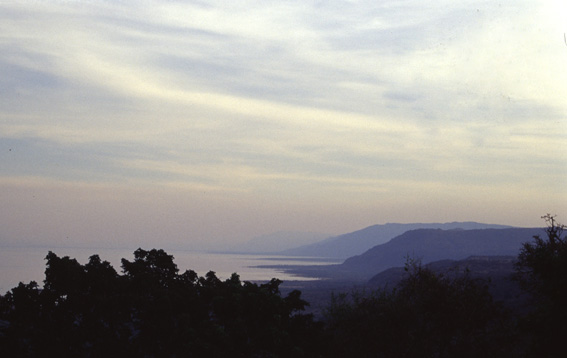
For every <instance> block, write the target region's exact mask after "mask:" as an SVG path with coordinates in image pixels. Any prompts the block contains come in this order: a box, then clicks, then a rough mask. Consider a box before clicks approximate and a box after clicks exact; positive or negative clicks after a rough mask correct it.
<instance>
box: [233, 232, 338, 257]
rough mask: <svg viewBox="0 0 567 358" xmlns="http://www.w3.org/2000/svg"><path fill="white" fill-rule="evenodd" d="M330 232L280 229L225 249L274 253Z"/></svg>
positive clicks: (312, 240) (307, 242)
mask: <svg viewBox="0 0 567 358" xmlns="http://www.w3.org/2000/svg"><path fill="white" fill-rule="evenodd" d="M327 237H329V234H322V233H316V232H297V231H278V232H275V233H272V234H267V235H261V236H257V237H255V238H253V239H251V240H250V241H247V242H245V243H242V244H239V245H236V246H233V247H231V248H229V249H228V250H225V251H231V252H240V253H273V252H278V251H282V250H286V249H290V248H293V247H297V246H301V245H307V244H311V243H314V242H319V241H321V240H323V239H325V238H327Z"/></svg>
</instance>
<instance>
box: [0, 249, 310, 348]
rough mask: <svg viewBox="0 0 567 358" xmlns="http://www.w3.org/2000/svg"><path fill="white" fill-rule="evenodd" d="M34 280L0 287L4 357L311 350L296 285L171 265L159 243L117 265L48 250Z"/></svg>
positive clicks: (307, 323)
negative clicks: (285, 287)
mask: <svg viewBox="0 0 567 358" xmlns="http://www.w3.org/2000/svg"><path fill="white" fill-rule="evenodd" d="M46 260H47V266H46V270H45V281H44V286H43V288H40V287H39V286H38V285H37V283H35V282H31V283H29V284H27V285H26V284H23V283H20V284H19V286H17V287H15V288H14V289H12V290H11V291H10V292H9V293H7V294H6V295H5V296H3V297H0V322H2V323H3V326H4V329H3V330H2V332H0V344H1V347H2V349H3V355H5V356H10V357H19V356H21V357H51V356H60V357H67V356H68V357H118V356H122V357H124V356H140V357H177V356H184V357H228V356H230V357H300V356H314V354H313V344H312V343H313V341H312V340H306V339H305V336H304V334H305V332H310V334H311V333H313V332H316V331H317V330H318V329H319V328H318V327H319V326H317V325H316V324H315V323H314V322H313V319H312V317H311V316H309V315H302V314H300V312H301V310H303V308H304V307H305V305H306V304H307V302H305V301H303V300H302V299H301V297H300V293H299V292H297V291H294V292H291V293H290V294H289V295H288V296H287V297H285V298H284V297H282V296H281V295H280V291H279V285H280V283H281V281H279V280H276V279H272V280H271V281H270V282H268V283H265V284H255V283H251V282H244V283H243V282H241V281H240V278H239V276H238V275H237V274H233V275H232V277H230V278H229V279H227V280H225V281H221V280H220V279H218V278H217V277H216V275H215V273H214V272H209V273H207V274H206V276H205V277H198V275H197V274H196V273H195V272H194V271H186V272H184V273H182V274H179V270H178V268H177V266H176V265H175V263H174V262H173V257H172V256H171V255H168V254H167V253H165V252H164V251H163V250H155V249H154V250H150V251H146V250H142V249H138V250H136V252H135V253H134V261H128V260H126V259H123V260H122V269H123V272H124V274H123V275H119V274H117V272H116V271H115V270H114V268H113V267H112V266H111V265H110V264H109V263H108V262H106V261H101V260H100V258H99V257H98V256H97V255H94V256H91V257H90V259H89V262H88V263H87V264H85V265H81V264H79V263H78V262H77V261H76V260H75V259H71V258H69V257H58V256H57V255H56V254H54V253H52V252H49V254H48V255H47V257H46Z"/></svg>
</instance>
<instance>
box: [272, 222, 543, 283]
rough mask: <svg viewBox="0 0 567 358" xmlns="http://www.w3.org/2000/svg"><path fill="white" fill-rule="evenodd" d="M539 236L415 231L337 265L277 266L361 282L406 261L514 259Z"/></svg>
mask: <svg viewBox="0 0 567 358" xmlns="http://www.w3.org/2000/svg"><path fill="white" fill-rule="evenodd" d="M542 233H543V229H542V228H512V229H480V230H458V229H456V230H440V229H418V230H411V231H407V232H405V233H404V234H402V235H400V236H397V237H395V238H394V239H392V240H390V241H389V242H387V243H385V244H381V245H377V246H375V247H373V248H372V249H370V250H368V251H366V252H365V253H363V254H361V255H358V256H353V257H351V258H349V259H347V260H345V262H344V263H342V264H340V265H324V266H287V267H286V266H280V267H279V269H282V270H284V271H286V272H287V273H291V274H296V275H299V276H308V277H319V278H333V279H348V280H355V281H359V282H363V281H367V280H369V279H371V278H372V277H373V276H375V275H376V274H378V273H380V272H382V271H384V270H387V269H389V268H392V267H403V266H404V264H405V262H406V260H407V259H408V257H409V258H414V259H418V260H421V262H422V263H423V264H428V263H430V262H433V261H440V260H462V259H465V258H467V257H469V256H517V255H518V252H519V250H520V247H521V245H522V243H524V242H528V241H531V239H532V238H533V236H534V235H541V234H542Z"/></svg>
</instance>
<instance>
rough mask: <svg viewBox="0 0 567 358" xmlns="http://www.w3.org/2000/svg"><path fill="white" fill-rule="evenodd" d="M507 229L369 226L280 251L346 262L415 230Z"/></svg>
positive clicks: (440, 225) (467, 224) (460, 225)
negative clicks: (352, 257) (347, 259)
mask: <svg viewBox="0 0 567 358" xmlns="http://www.w3.org/2000/svg"><path fill="white" fill-rule="evenodd" d="M504 228H510V226H504V225H492V224H482V223H476V222H451V223H427V224H424V223H412V224H396V223H388V224H385V225H373V226H369V227H367V228H364V229H362V230H357V231H354V232H351V233H348V234H344V235H339V236H335V237H331V238H328V239H325V240H323V241H320V242H317V243H314V244H310V245H305V246H300V247H297V248H294V249H289V250H285V251H282V252H281V254H283V255H292V256H317V257H333V258H341V259H346V258H349V257H351V256H354V255H360V254H362V253H363V252H365V251H366V250H368V249H370V248H372V247H374V246H376V245H380V244H383V243H385V242H388V241H389V240H391V239H392V238H394V237H396V236H398V235H401V234H403V233H404V232H406V231H409V230H415V229H443V230H450V229H464V230H475V229H504Z"/></svg>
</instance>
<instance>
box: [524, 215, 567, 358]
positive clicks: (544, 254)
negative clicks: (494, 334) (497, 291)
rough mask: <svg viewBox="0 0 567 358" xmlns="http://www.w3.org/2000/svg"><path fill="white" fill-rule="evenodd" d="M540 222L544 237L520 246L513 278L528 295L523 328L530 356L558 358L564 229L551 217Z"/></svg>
mask: <svg viewBox="0 0 567 358" xmlns="http://www.w3.org/2000/svg"><path fill="white" fill-rule="evenodd" d="M542 219H544V220H545V222H546V224H547V228H546V229H545V234H546V235H545V237H543V238H542V237H540V236H534V238H533V239H534V240H533V241H532V242H526V243H524V244H523V246H522V249H521V250H520V254H519V255H518V261H517V263H516V271H517V278H518V280H519V281H520V284H521V285H522V287H523V288H524V289H525V290H526V291H527V292H529V293H530V294H531V295H532V299H533V301H532V303H533V307H534V309H533V310H532V312H530V314H529V315H528V316H527V317H526V319H525V320H524V321H523V325H524V326H523V328H524V330H525V331H526V332H527V336H528V337H531V343H530V349H531V350H530V354H533V355H537V356H546V357H560V356H563V355H564V353H565V352H564V339H565V337H566V336H567V325H566V323H567V308H566V306H565V303H566V302H567V239H566V238H565V236H564V235H563V232H564V230H565V226H564V225H562V224H559V223H558V222H557V221H556V219H555V216H552V215H550V214H547V215H545V216H543V217H542Z"/></svg>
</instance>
